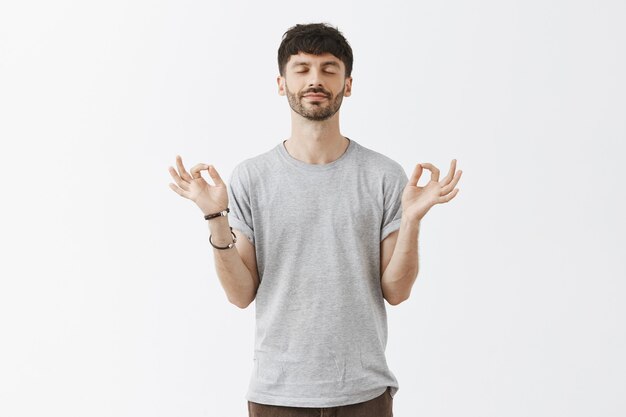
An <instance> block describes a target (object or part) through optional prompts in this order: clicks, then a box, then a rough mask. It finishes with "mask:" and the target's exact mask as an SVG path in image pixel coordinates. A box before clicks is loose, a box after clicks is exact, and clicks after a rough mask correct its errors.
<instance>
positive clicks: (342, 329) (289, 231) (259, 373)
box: [170, 23, 461, 417]
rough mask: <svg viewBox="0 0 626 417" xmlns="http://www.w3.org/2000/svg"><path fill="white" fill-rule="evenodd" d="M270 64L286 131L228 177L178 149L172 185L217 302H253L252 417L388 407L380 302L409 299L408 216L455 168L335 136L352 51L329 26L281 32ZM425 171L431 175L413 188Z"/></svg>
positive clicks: (412, 270) (412, 275) (413, 233)
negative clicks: (217, 289) (185, 205)
mask: <svg viewBox="0 0 626 417" xmlns="http://www.w3.org/2000/svg"><path fill="white" fill-rule="evenodd" d="M278 66H279V72H280V75H279V76H278V77H277V82H278V93H279V94H280V95H286V96H287V100H288V102H289V105H290V107H291V136H290V137H289V138H288V139H286V140H284V141H282V142H281V143H279V144H277V145H276V146H275V147H274V148H272V149H271V150H269V151H267V152H265V153H263V154H260V155H258V156H255V157H253V158H249V159H246V160H244V161H243V162H241V163H240V164H238V165H237V166H236V167H235V168H234V170H233V172H232V175H231V178H230V181H229V185H228V186H227V185H226V184H225V183H224V181H222V178H221V177H220V175H219V174H218V172H217V171H216V169H215V168H214V167H213V165H207V164H197V165H195V166H194V167H193V168H192V169H191V171H190V173H187V171H186V170H185V168H184V166H183V163H182V160H181V158H180V156H177V158H176V163H177V168H178V171H176V170H175V169H174V168H173V167H170V173H171V175H172V177H173V178H174V180H175V181H176V185H175V184H170V187H171V188H172V189H173V190H174V191H176V192H177V193H178V194H180V195H181V196H183V197H186V198H188V199H191V200H192V201H194V202H195V203H196V204H197V205H198V207H199V208H200V209H201V210H202V212H203V213H204V214H205V218H207V219H208V221H209V228H210V239H209V242H210V243H211V245H212V246H213V247H214V248H215V249H214V251H213V252H214V257H215V265H216V270H217V274H218V277H219V280H220V283H221V284H222V286H223V288H224V290H225V292H226V295H227V297H228V300H229V301H230V302H231V303H233V304H235V305H237V306H239V307H240V308H245V307H247V306H248V305H249V304H250V303H251V302H252V301H253V300H256V338H255V349H254V358H253V360H254V369H253V372H252V376H251V378H250V383H249V387H248V392H247V395H246V398H247V400H248V409H249V413H250V416H274V417H275V416H305V415H307V416H308V415H310V416H312V415H320V413H322V409H323V413H322V414H323V415H335V414H337V415H340V416H346V417H349V416H372V417H374V416H375V417H385V416H391V415H392V403H393V396H394V395H395V394H396V392H397V391H398V388H399V385H398V382H397V380H396V378H395V376H394V374H393V373H392V372H391V371H390V370H389V368H388V366H387V363H386V358H385V346H386V343H387V316H386V308H385V304H384V301H383V299H385V300H387V302H388V303H389V304H391V305H397V304H399V303H401V302H402V301H404V300H406V299H407V298H408V297H409V294H410V292H411V287H412V285H413V283H414V282H415V279H416V277H417V273H418V252H417V249H418V232H419V224H420V221H421V219H422V218H423V217H424V215H425V214H426V213H427V212H428V210H429V209H430V208H431V207H432V206H433V205H435V204H438V203H445V202H448V201H450V200H451V199H452V198H454V196H455V195H456V194H457V192H458V189H455V188H454V187H455V186H456V184H457V183H458V181H459V179H460V176H461V171H458V172H456V160H452V163H451V166H450V171H449V172H448V175H447V176H446V177H445V178H444V179H443V180H441V181H440V180H439V170H438V169H437V168H436V167H435V166H433V165H432V164H430V163H422V164H417V165H416V167H415V169H414V171H413V174H412V176H411V178H410V179H409V178H407V176H406V173H405V172H404V169H403V168H402V167H401V166H400V165H399V164H398V163H397V162H395V161H393V160H391V159H390V158H388V157H386V156H384V155H382V154H380V153H378V152H375V151H373V150H370V149H368V148H366V147H364V146H362V145H360V144H359V143H358V142H357V141H355V140H354V139H351V138H347V137H345V136H343V135H342V134H341V133H340V129H339V108H340V107H341V103H342V100H343V97H349V96H350V94H351V90H352V76H351V71H352V50H351V48H350V46H349V44H348V42H347V41H346V39H345V38H344V37H343V35H342V34H341V32H339V31H338V30H337V29H335V28H333V27H331V26H329V25H326V24H321V23H320V24H306V25H296V26H294V27H292V28H290V29H289V30H288V31H287V32H286V33H285V34H284V36H283V39H282V43H281V45H280V47H279V49H278ZM424 168H425V169H427V170H429V171H430V173H431V178H430V182H429V183H428V184H427V185H426V186H424V187H419V186H417V182H418V180H419V178H420V176H421V174H422V170H423V169H424ZM202 170H207V171H208V173H209V176H210V177H211V178H212V180H213V182H214V183H215V185H209V184H208V183H207V182H206V181H205V180H204V179H203V178H202V176H201V175H200V172H201V171H202ZM455 172H456V173H455ZM229 204H230V205H229ZM227 208H228V210H227ZM235 242H236V245H235ZM234 248H236V249H234Z"/></svg>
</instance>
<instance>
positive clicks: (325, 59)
mask: <svg viewBox="0 0 626 417" xmlns="http://www.w3.org/2000/svg"><path fill="white" fill-rule="evenodd" d="M297 65H335V66H337V67H339V68H343V66H344V64H343V62H342V61H341V60H340V59H339V58H337V57H336V56H335V55H333V54H331V53H329V52H325V53H323V54H321V55H314V54H307V53H305V52H299V53H298V54H297V55H291V56H290V57H289V61H287V66H288V67H295V66H297Z"/></svg>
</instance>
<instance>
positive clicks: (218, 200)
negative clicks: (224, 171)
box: [169, 155, 228, 215]
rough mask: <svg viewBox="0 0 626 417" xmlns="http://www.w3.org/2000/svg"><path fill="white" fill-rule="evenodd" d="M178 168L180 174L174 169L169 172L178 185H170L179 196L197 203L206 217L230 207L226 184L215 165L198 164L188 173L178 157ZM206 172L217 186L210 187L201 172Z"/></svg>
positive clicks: (170, 168)
mask: <svg viewBox="0 0 626 417" xmlns="http://www.w3.org/2000/svg"><path fill="white" fill-rule="evenodd" d="M176 166H177V167H178V172H176V170H175V169H174V168H173V167H169V172H170V175H171V176H172V178H174V181H176V184H177V185H175V184H172V183H170V184H169V185H170V188H171V189H172V190H174V191H176V193H178V195H180V196H182V197H185V198H188V199H189V200H191V201H193V202H194V203H196V204H197V205H198V207H200V210H202V212H203V213H204V214H205V215H206V214H213V213H217V212H218V211H222V210H225V209H226V207H228V190H227V187H226V184H225V183H224V181H222V178H221V177H220V174H218V173H217V170H216V169H215V167H213V165H207V164H196V165H194V166H193V168H191V171H190V173H188V172H187V171H186V170H185V167H184V166H183V160H182V158H181V157H180V156H179V155H176ZM204 170H206V171H208V173H209V176H210V177H211V179H212V180H213V182H214V183H215V185H210V184H209V183H208V182H206V181H205V180H204V178H202V176H201V175H200V172H201V171H204Z"/></svg>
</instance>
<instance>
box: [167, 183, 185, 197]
mask: <svg viewBox="0 0 626 417" xmlns="http://www.w3.org/2000/svg"><path fill="white" fill-rule="evenodd" d="M169 186H170V188H171V189H172V190H174V191H176V194H178V195H179V196H181V197H185V198H189V197H188V196H187V192H186V191H185V190H183V189H182V188H178V187H177V186H176V185H175V184H172V183H171V182H170V183H169Z"/></svg>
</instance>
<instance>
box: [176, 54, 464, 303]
mask: <svg viewBox="0 0 626 417" xmlns="http://www.w3.org/2000/svg"><path fill="white" fill-rule="evenodd" d="M276 82H277V84H278V94H279V95H281V96H286V97H287V102H288V103H289V107H290V108H291V135H290V137H289V138H288V139H286V140H285V141H284V146H285V148H286V150H287V152H289V154H290V155H291V156H293V157H294V158H296V159H298V160H301V161H303V162H306V163H308V164H327V163H330V162H332V161H334V160H336V159H338V158H339V157H340V156H341V155H342V154H343V153H344V152H345V151H346V149H347V147H348V144H349V140H348V139H347V138H346V137H344V136H343V135H342V134H341V132H340V128H339V114H340V108H341V104H342V102H343V98H344V97H350V95H351V94H352V77H351V76H350V77H346V76H345V65H344V63H343V62H342V61H341V60H340V59H338V58H337V57H335V56H334V55H332V54H328V53H326V54H323V55H311V54H306V53H299V54H297V55H292V56H291V57H290V59H289V61H288V62H287V64H286V65H285V68H284V74H283V75H279V76H277V78H276ZM311 93H317V94H323V95H324V97H309V98H307V97H306V95H307V94H311ZM176 166H177V170H176V169H174V168H173V167H171V166H170V167H169V172H170V175H171V176H172V178H173V179H174V181H175V182H176V184H172V183H170V184H169V186H170V188H171V189H172V190H173V191H174V192H176V193H177V194H179V195H180V196H182V197H184V198H187V199H190V200H192V201H194V202H195V203H196V204H197V205H198V207H199V208H200V209H201V210H202V212H203V214H210V213H216V212H218V211H221V210H224V209H225V207H228V193H227V186H226V184H225V183H224V181H223V180H222V178H221V177H220V175H219V173H218V172H217V170H216V169H215V167H214V166H213V165H208V164H204V163H199V164H196V165H195V166H194V167H193V168H192V169H191V170H190V172H187V171H186V169H185V167H184V165H183V162H182V158H181V157H180V156H179V155H177V156H176ZM424 169H426V170H428V171H430V173H431V175H430V180H429V181H428V183H427V184H426V185H424V186H418V185H417V182H418V181H419V179H420V177H421V175H422V173H423V170H424ZM201 171H207V172H208V174H209V176H210V177H211V179H212V180H213V182H214V184H215V185H211V184H209V183H208V182H207V181H205V180H204V178H203V177H202V175H201ZM439 174H440V172H439V169H438V168H437V167H435V166H434V165H433V164H431V163H428V162H423V163H418V164H417V165H416V166H415V168H414V170H413V173H412V175H411V177H410V179H409V182H408V183H407V185H406V187H405V189H404V190H403V193H402V220H401V224H400V229H399V230H397V231H395V232H393V233H391V234H389V235H388V236H387V237H386V238H385V240H383V241H382V242H381V250H380V254H381V259H380V267H381V269H380V274H381V288H382V292H383V296H384V298H385V299H386V300H387V301H388V302H389V303H390V304H392V305H397V304H399V303H401V302H403V301H404V300H406V299H408V298H409V295H410V292H411V288H412V286H413V283H414V282H415V279H416V278H417V274H418V271H419V264H418V236H419V225H420V222H421V220H422V218H423V217H424V216H425V215H426V213H428V211H429V210H430V209H431V208H432V207H433V206H434V205H436V204H444V203H447V202H449V201H450V200H452V199H453V198H454V197H456V195H457V193H458V191H459V189H458V188H455V187H456V185H457V184H458V182H459V179H460V178H461V174H462V171H460V170H459V171H457V170H456V159H453V160H452V162H451V164H450V169H449V171H448V175H447V176H446V177H445V178H444V179H443V180H441V181H440V180H439ZM209 227H210V229H211V234H212V235H213V239H212V241H213V242H214V243H215V244H216V245H225V244H227V243H230V242H231V241H232V235H231V233H230V230H229V227H228V221H227V217H218V218H216V219H211V220H210V221H209ZM233 232H234V233H235V235H236V238H237V244H236V245H235V247H236V248H237V252H233V251H231V250H214V254H215V257H216V267H217V268H218V275H219V276H220V281H221V283H222V286H223V287H224V289H225V291H226V294H227V296H228V298H229V300H231V302H232V303H233V304H236V305H238V306H239V307H241V308H245V307H246V306H247V305H249V304H250V303H251V302H252V301H253V300H254V297H255V295H256V290H257V289H258V285H259V279H258V271H257V265H256V252H255V250H254V246H253V245H252V244H251V243H250V242H249V241H248V240H247V239H246V238H245V237H244V235H243V234H242V233H241V232H240V231H239V230H236V229H233ZM235 253H238V254H239V256H235V255H234V254H235ZM244 265H245V268H244V267H243V266H244ZM233 271H234V272H233Z"/></svg>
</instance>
